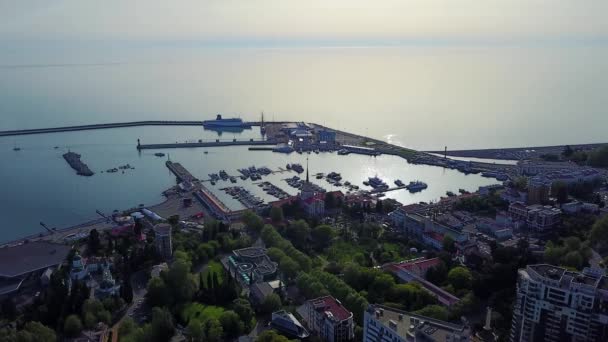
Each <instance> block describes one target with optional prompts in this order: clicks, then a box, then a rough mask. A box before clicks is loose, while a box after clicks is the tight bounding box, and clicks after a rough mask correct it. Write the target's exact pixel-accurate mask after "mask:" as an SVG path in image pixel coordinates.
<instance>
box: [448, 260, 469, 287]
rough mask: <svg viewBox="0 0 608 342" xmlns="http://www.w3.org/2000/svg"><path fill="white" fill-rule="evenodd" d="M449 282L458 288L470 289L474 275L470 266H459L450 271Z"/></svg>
mask: <svg viewBox="0 0 608 342" xmlns="http://www.w3.org/2000/svg"><path fill="white" fill-rule="evenodd" d="M448 282H449V283H450V284H451V285H452V286H454V288H455V289H457V290H459V289H470V288H471V284H472V282H473V276H472V275H471V271H469V269H468V268H465V267H460V266H458V267H454V268H453V269H451V270H450V272H449V273H448Z"/></svg>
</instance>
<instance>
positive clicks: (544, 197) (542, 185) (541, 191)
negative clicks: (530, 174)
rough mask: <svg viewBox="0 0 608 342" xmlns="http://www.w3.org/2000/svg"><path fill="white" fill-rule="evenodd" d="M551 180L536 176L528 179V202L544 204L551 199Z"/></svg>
mask: <svg viewBox="0 0 608 342" xmlns="http://www.w3.org/2000/svg"><path fill="white" fill-rule="evenodd" d="M550 191H551V182H550V181H548V180H546V179H544V178H542V177H534V178H530V180H529V181H528V204H544V203H547V202H548V201H549V192H550Z"/></svg>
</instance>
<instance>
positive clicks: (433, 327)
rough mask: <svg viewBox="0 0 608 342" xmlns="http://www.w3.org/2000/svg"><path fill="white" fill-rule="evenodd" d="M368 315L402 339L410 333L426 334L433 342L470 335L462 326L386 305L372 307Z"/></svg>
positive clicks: (369, 308)
mask: <svg viewBox="0 0 608 342" xmlns="http://www.w3.org/2000/svg"><path fill="white" fill-rule="evenodd" d="M367 313H368V314H369V315H374V317H375V319H376V320H377V321H379V322H381V323H382V324H383V325H385V326H386V328H388V329H389V330H392V331H394V332H396V333H397V334H398V335H399V336H401V337H405V336H406V335H407V333H408V331H409V332H411V333H414V332H416V333H418V334H424V335H426V336H427V338H428V339H430V340H432V341H448V337H449V336H451V335H453V334H458V335H464V336H468V335H469V334H470V332H469V331H468V330H466V329H465V327H464V326H462V325H457V324H452V323H449V322H445V321H441V320H438V319H434V318H430V317H425V316H420V315H416V314H413V313H409V312H406V311H401V310H397V309H393V308H390V307H387V306H384V305H378V304H374V305H370V306H369V307H368V309H367Z"/></svg>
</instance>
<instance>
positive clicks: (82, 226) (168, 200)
mask: <svg viewBox="0 0 608 342" xmlns="http://www.w3.org/2000/svg"><path fill="white" fill-rule="evenodd" d="M174 189H176V187H175V186H173V187H171V188H169V189H167V190H165V191H163V195H164V196H165V200H164V201H162V202H160V203H157V204H154V205H152V206H146V207H145V208H146V209H149V210H151V211H153V212H156V213H158V214H159V215H161V216H162V217H169V216H171V215H173V214H175V213H176V212H178V213H179V212H180V210H176V209H179V208H180V207H181V199H182V198H183V197H182V196H181V195H180V194H179V193H178V192H176V191H173V190H174ZM190 208H194V211H196V210H198V211H202V210H203V208H202V207H201V206H200V204H198V202H197V201H193V205H192V207H190ZM140 209H141V208H137V207H132V208H127V209H124V210H122V211H121V212H123V213H124V212H133V211H137V210H140ZM181 211H183V210H181ZM188 211H193V210H188ZM116 226H117V225H116V224H114V223H113V222H112V221H111V220H108V219H105V218H98V219H92V220H89V221H86V222H83V223H79V224H76V225H72V226H68V227H64V228H59V229H56V230H53V233H52V234H51V233H49V232H48V231H44V232H40V233H38V234H31V235H27V236H23V237H21V238H17V239H14V240H11V241H6V242H2V243H0V248H5V247H10V246H14V245H19V244H22V243H26V242H33V241H47V242H54V243H65V242H66V241H65V239H66V238H67V237H69V236H70V235H77V234H83V233H86V234H88V233H89V232H90V231H91V230H92V229H97V230H98V231H100V232H101V231H105V230H109V229H112V228H114V227H116Z"/></svg>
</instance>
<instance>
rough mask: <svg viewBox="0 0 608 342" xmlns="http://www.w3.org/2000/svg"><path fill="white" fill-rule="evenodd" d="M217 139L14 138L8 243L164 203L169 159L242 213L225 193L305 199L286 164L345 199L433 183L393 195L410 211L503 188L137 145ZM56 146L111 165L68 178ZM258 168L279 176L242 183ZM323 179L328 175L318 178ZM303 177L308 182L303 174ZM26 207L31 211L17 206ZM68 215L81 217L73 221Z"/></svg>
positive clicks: (379, 167) (9, 144) (421, 168)
mask: <svg viewBox="0 0 608 342" xmlns="http://www.w3.org/2000/svg"><path fill="white" fill-rule="evenodd" d="M268 132H270V130H269V131H268ZM214 134H215V136H216V137H217V135H216V133H214V132H209V131H203V130H202V129H201V128H200V126H199V127H196V126H184V127H174V126H167V127H164V126H151V127H131V128H124V129H115V130H112V129H108V130H105V129H104V130H92V131H82V132H70V133H57V134H43V135H39V136H36V137H35V138H34V136H26V137H23V138H19V140H18V141H17V144H18V145H19V147H21V148H22V150H21V151H20V152H19V153H15V152H14V151H12V148H13V147H14V140H13V139H10V140H9V139H0V144H1V145H3V146H4V147H5V148H2V149H0V156H1V157H2V158H3V159H4V160H7V161H10V162H7V163H6V165H5V166H4V167H3V168H0V176H2V177H4V178H6V179H9V178H10V179H13V180H14V182H12V183H11V184H9V185H8V188H7V191H9V192H10V193H12V194H13V195H14V198H13V199H14V201H13V202H9V203H8V206H5V207H4V208H0V211H1V213H2V215H3V216H4V217H5V218H6V220H7V224H8V225H12V226H15V227H21V228H20V229H18V230H15V231H6V232H4V237H5V239H11V238H16V237H18V236H20V235H27V234H33V233H37V232H39V231H40V227H39V224H38V223H39V221H44V222H47V223H48V224H49V225H51V226H54V227H68V226H73V225H77V224H79V223H81V222H85V221H89V220H92V219H94V218H95V216H96V214H95V210H96V209H99V210H102V211H104V212H112V211H113V210H115V209H121V208H128V207H133V206H138V205H139V204H142V203H145V204H147V205H154V204H155V203H160V202H162V201H163V200H164V199H163V197H162V196H161V193H162V192H163V191H164V190H166V189H167V188H169V187H171V186H173V185H174V184H175V178H176V177H175V176H174V174H173V173H172V172H171V173H169V174H168V172H167V167H166V166H165V161H166V159H167V157H168V158H170V159H171V160H173V161H179V162H180V164H181V165H183V166H184V167H185V168H187V170H189V172H190V173H191V175H193V176H194V177H196V178H197V179H199V180H200V181H201V183H203V184H205V187H206V188H207V189H208V190H209V191H210V192H211V193H213V194H214V195H215V196H216V197H217V198H218V199H220V200H221V201H222V202H223V203H224V204H225V205H226V206H227V207H229V208H230V210H232V211H239V210H242V209H244V206H243V205H242V204H241V203H240V202H239V201H237V200H236V199H233V198H232V196H229V195H227V194H226V193H225V192H223V191H220V190H219V189H218V188H223V187H226V186H229V185H238V186H242V187H244V188H246V189H247V190H249V191H250V192H251V193H252V194H254V195H255V196H257V197H259V198H261V199H263V200H264V201H265V202H271V201H274V200H276V197H274V196H272V195H269V194H268V193H266V192H264V191H263V189H262V188H260V187H258V186H257V185H255V184H253V183H256V182H260V181H268V182H271V183H272V184H274V185H277V186H279V187H280V188H282V190H283V191H285V192H287V193H289V194H290V195H291V196H294V195H297V193H298V192H299V189H298V188H295V187H291V186H289V185H288V184H287V183H286V182H285V179H286V178H291V177H292V176H293V175H298V174H297V173H295V172H292V171H291V170H287V167H286V165H287V164H290V165H292V164H300V165H304V164H305V162H306V158H307V157H308V158H309V159H310V176H311V177H310V178H311V182H312V183H313V184H316V185H318V186H320V187H322V188H324V189H326V190H327V191H328V192H329V191H338V190H340V191H343V192H345V193H347V192H349V191H351V192H353V193H356V191H357V190H362V189H365V186H364V185H363V184H362V182H361V181H363V180H366V179H367V177H373V176H375V175H378V177H380V178H382V179H384V180H385V182H387V183H389V182H390V183H391V184H392V183H393V181H394V180H396V179H401V180H405V179H407V180H408V182H409V181H410V180H415V179H419V180H421V181H424V182H426V183H428V184H429V187H428V189H426V190H425V191H421V192H409V191H406V190H402V191H390V192H387V193H386V198H393V199H396V200H399V201H400V202H402V203H404V204H408V203H417V202H420V201H424V202H432V201H434V200H438V199H439V198H441V197H442V196H445V193H446V191H448V190H450V191H453V192H457V191H458V189H459V188H463V189H465V190H466V191H475V190H477V188H478V187H479V186H483V185H490V184H495V183H496V181H495V180H494V179H492V178H483V177H481V175H473V174H471V175H465V174H462V173H460V172H457V171H455V170H449V169H444V168H442V167H434V166H426V165H414V164H411V163H408V162H407V161H406V160H405V159H403V158H401V157H396V156H392V155H387V154H384V155H381V156H378V157H375V158H374V157H370V156H366V155H358V154H349V155H347V156H339V155H337V154H336V153H319V154H315V153H311V154H297V153H291V154H279V153H271V152H268V153H251V152H249V151H248V146H226V147H221V148H217V149H213V150H210V151H209V153H208V154H204V150H200V149H175V150H172V151H171V153H170V155H169V154H168V153H167V152H166V151H154V150H137V149H135V148H134V145H135V144H134V143H133V141H134V139H135V140H136V139H137V138H141V139H142V141H143V140H145V141H153V140H155V139H156V140H164V141H180V140H185V139H189V140H193V139H196V140H198V139H204V140H205V141H214V140H215V139H214V138H213V137H214ZM258 134H259V129H256V127H255V126H254V129H252V130H249V131H245V132H243V133H242V134H239V135H237V136H236V138H237V139H238V140H249V139H258ZM267 134H268V133H267ZM54 146H59V148H60V151H61V150H63V149H65V151H63V152H62V153H65V152H68V151H67V149H68V148H70V147H72V148H73V149H74V148H76V147H77V148H78V152H79V153H80V154H82V155H83V156H85V157H86V161H87V163H90V164H89V165H92V166H93V165H102V166H103V165H105V166H106V167H104V168H103V170H104V172H103V173H101V172H100V173H97V174H96V175H95V177H90V178H89V177H73V174H72V173H66V172H65V165H64V164H65V161H64V160H63V158H59V159H58V158H57V152H56V151H57V150H56V149H54ZM155 153H165V154H166V155H165V158H160V157H157V156H155ZM59 155H61V153H59ZM234 156H238V158H234ZM35 161H36V163H39V162H44V163H45V164H46V165H47V166H48V167H47V169H46V172H47V177H50V179H51V181H42V179H40V177H39V175H38V174H37V173H36V172H34V171H33V170H34V169H35V168H34V164H35ZM126 164H129V165H130V166H132V167H133V168H135V169H134V170H133V169H130V170H129V171H128V172H125V174H122V173H121V172H117V173H105V169H107V168H109V167H114V166H116V167H117V166H118V165H126ZM251 165H256V166H257V167H256V168H258V169H259V168H260V167H262V166H266V167H268V168H269V169H270V170H272V173H271V174H269V175H267V176H263V177H262V179H260V180H257V181H252V180H251V179H250V178H247V180H243V179H241V177H240V176H242V174H241V173H240V172H238V171H237V170H238V169H242V168H248V167H249V166H251ZM220 169H224V170H225V171H226V172H227V174H228V175H229V176H233V177H236V180H237V183H236V184H233V183H230V179H229V178H228V180H227V181H222V180H218V181H217V182H216V184H212V183H211V182H209V180H210V177H209V174H213V173H218V172H219V170H220ZM332 172H335V173H336V174H340V177H341V179H340V180H339V181H337V182H336V181H335V180H332V183H330V182H327V180H326V175H330V174H331V173H332ZM319 173H322V175H321V177H320V178H317V174H319ZM218 176H219V175H218ZM299 176H300V177H301V176H302V174H299ZM302 178H303V177H302ZM347 181H350V183H351V185H350V186H347V185H346V182H347ZM24 182H26V183H28V184H30V185H31V186H28V187H25V188H23V187H19V188H18V187H17V184H24ZM408 182H405V183H406V184H407V183H408ZM336 183H340V184H341V186H336ZM220 185H221V186H220ZM355 187H358V188H359V189H356V188H355ZM41 189H42V191H44V193H53V192H61V193H62V194H64V196H60V197H56V198H54V200H53V201H52V204H51V205H49V204H48V203H49V202H48V201H47V200H46V199H45V198H43V197H40V191H41ZM117 189H120V193H121V195H120V196H116V191H117ZM83 193H95V196H96V200H95V202H94V203H93V202H92V201H89V200H87V197H83V195H82V194H83ZM18 203H29V204H28V205H26V206H22V205H21V206H18V207H17V204H18ZM13 204H14V205H13ZM34 206H35V207H36V208H38V209H37V214H36V215H34V216H32V215H31V210H28V208H31V207H34ZM66 208H69V210H70V212H72V213H74V214H73V215H66V214H65V210H66Z"/></svg>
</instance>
